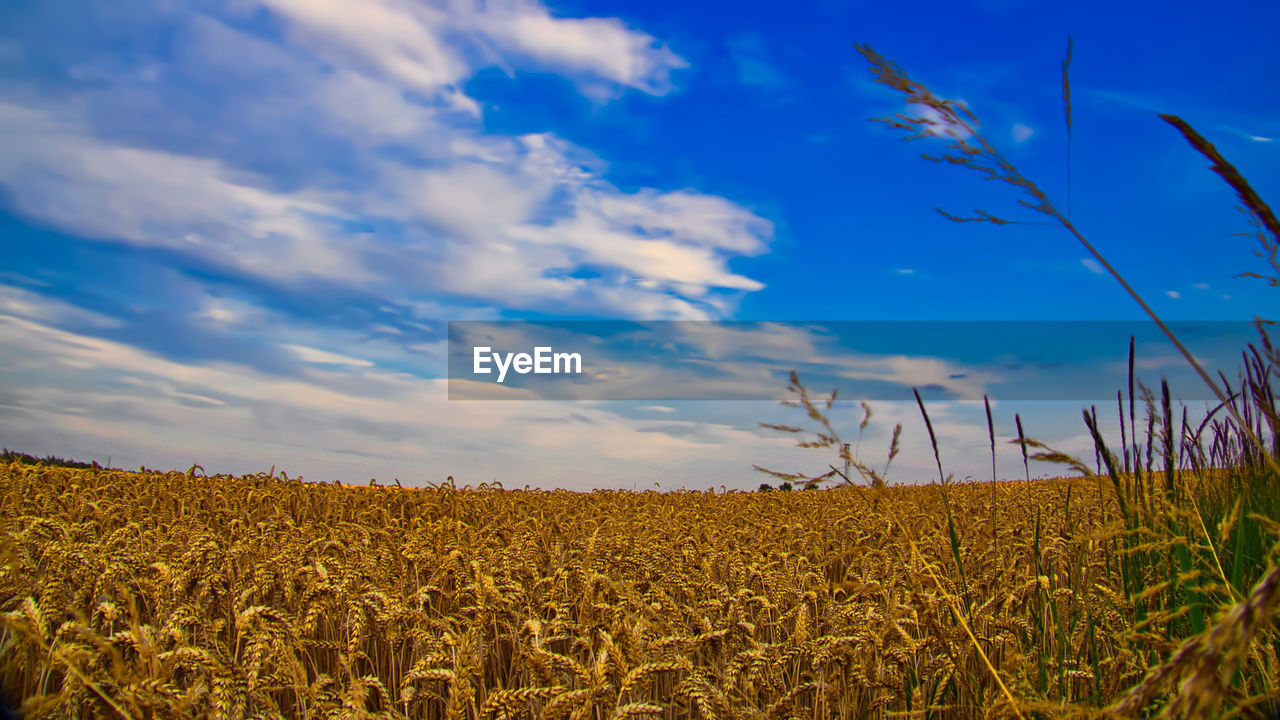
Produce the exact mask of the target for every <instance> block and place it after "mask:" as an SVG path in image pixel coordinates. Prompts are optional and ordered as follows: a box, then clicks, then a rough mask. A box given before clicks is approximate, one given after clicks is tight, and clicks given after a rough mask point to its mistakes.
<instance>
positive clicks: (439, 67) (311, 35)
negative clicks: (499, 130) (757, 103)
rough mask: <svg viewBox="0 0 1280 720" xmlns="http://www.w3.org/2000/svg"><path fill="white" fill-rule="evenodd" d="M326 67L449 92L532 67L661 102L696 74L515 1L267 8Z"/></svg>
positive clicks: (610, 31)
mask: <svg viewBox="0 0 1280 720" xmlns="http://www.w3.org/2000/svg"><path fill="white" fill-rule="evenodd" d="M259 2H260V4H261V5H262V6H263V7H266V8H268V9H269V10H271V11H272V12H274V13H276V14H278V15H280V16H282V17H285V18H288V19H289V20H290V21H291V23H292V26H291V27H292V28H293V29H294V31H295V32H296V33H298V34H299V35H300V36H301V39H303V40H305V41H309V43H310V44H311V45H312V46H313V47H314V48H315V49H316V50H317V51H318V52H321V53H323V54H325V55H326V57H330V58H335V59H343V60H347V61H351V60H354V61H356V62H357V63H358V64H359V65H360V66H362V67H366V68H368V69H370V70H373V71H376V72H378V73H379V74H381V75H383V76H385V77H389V78H393V79H395V80H396V81H398V82H399V83H401V84H403V85H406V86H408V87H413V88H416V89H418V90H425V91H449V90H451V89H454V88H455V87H456V85H458V84H460V83H461V82H462V81H463V80H464V79H466V78H467V77H470V75H471V74H472V73H473V72H474V71H475V70H477V69H479V68H480V67H483V66H484V65H488V64H493V63H506V62H513V61H516V60H517V59H523V60H524V61H526V62H531V63H532V64H533V65H534V66H535V67H541V68H543V69H549V70H555V71H559V72H563V73H567V74H570V75H574V76H578V79H580V80H581V81H582V83H583V85H582V89H583V90H584V91H585V92H588V93H589V94H591V95H592V96H594V97H597V98H599V97H604V96H607V95H609V94H612V93H613V91H611V90H609V89H608V88H607V87H602V86H601V83H607V84H615V85H619V86H623V87H629V88H633V89H637V90H640V91H642V92H646V93H649V94H653V95H662V94H665V93H667V92H669V91H670V90H671V83H670V73H671V71H673V70H677V69H680V68H683V67H687V65H688V63H686V62H685V61H684V60H683V59H682V58H680V57H679V56H678V55H676V54H675V53H673V52H672V51H671V50H669V49H667V48H666V47H665V46H663V45H662V44H660V43H659V42H658V41H657V40H656V39H655V38H653V37H652V36H651V35H648V34H646V33H644V32H641V31H637V30H633V29H630V28H628V27H626V25H624V24H623V23H622V22H620V21H619V20H617V19H614V18H557V17H552V16H551V14H550V13H549V12H548V10H547V9H546V8H545V7H544V6H542V5H541V4H539V3H535V2H525V1H522V0H515V1H514V2H495V3H485V4H480V5H475V6H472V5H470V4H469V3H468V4H463V3H449V4H445V5H444V6H443V7H441V6H432V5H428V4H424V3H413V2H407V1H403V0H366V2H362V3H360V4H359V5H351V4H350V3H344V2H339V1H338V0H259Z"/></svg>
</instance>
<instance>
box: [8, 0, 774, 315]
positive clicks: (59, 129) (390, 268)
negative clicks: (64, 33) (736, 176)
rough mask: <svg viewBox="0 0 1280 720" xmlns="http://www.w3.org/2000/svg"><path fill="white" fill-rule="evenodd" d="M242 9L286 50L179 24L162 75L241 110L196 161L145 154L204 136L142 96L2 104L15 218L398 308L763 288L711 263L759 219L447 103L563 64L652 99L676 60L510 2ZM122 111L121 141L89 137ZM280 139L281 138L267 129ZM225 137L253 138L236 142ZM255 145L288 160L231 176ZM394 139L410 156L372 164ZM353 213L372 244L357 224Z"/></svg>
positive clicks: (465, 105) (543, 305) (721, 303)
mask: <svg viewBox="0 0 1280 720" xmlns="http://www.w3.org/2000/svg"><path fill="white" fill-rule="evenodd" d="M259 5H261V6H262V7H266V8H267V9H269V10H270V11H271V12H273V13H275V14H277V15H278V16H279V17H280V18H281V19H282V20H283V21H284V23H285V24H284V26H285V29H286V30H287V32H286V37H287V38H288V43H289V44H286V45H284V46H276V45H273V44H271V43H270V42H268V41H266V40H264V39H262V38H259V37H254V36H250V35H249V34H247V33H245V32H242V31H239V30H236V29H233V28H231V27H230V26H228V25H225V24H223V23H220V22H218V21H217V20H214V19H212V18H210V17H204V16H199V15H190V16H178V17H179V19H180V20H181V22H182V23H185V24H184V25H183V26H182V27H183V29H184V38H189V39H190V41H191V42H190V43H189V44H185V43H184V44H183V46H182V49H181V53H180V55H179V56H178V59H177V60H175V61H174V62H175V63H178V65H175V69H174V72H177V71H180V72H181V73H183V74H184V75H186V76H191V77H196V78H200V77H205V78H207V79H208V80H209V81H210V82H216V83H220V84H219V85H218V88H219V89H218V92H221V93H223V95H224V96H225V97H223V98H222V99H220V104H221V105H223V106H224V107H228V108H235V111H234V113H233V115H232V116H233V117H234V119H235V123H236V124H234V125H233V126H231V127H222V126H220V125H219V126H213V125H210V126H209V127H206V128H204V137H203V138H201V142H200V143H195V145H198V146H199V145H201V144H202V143H204V142H205V140H209V141H211V142H214V143H215V144H214V146H213V147H212V148H210V147H203V146H200V147H199V148H198V149H197V148H193V149H192V150H190V151H189V152H187V153H184V152H183V151H182V150H181V149H180V148H181V145H182V144H181V143H178V144H174V143H168V144H166V147H165V148H163V149H160V148H157V147H150V146H149V145H148V141H149V140H150V138H149V136H148V135H147V133H146V132H145V129H146V128H147V127H154V128H157V129H158V130H160V132H159V133H158V134H161V135H162V134H163V129H164V128H169V127H184V126H187V125H191V124H192V123H195V124H197V125H198V124H199V123H200V122H201V121H202V120H204V119H203V118H192V117H188V116H182V115H177V113H179V112H180V110H179V109H177V107H176V106H174V105H173V104H172V103H168V102H166V98H165V97H164V96H163V95H162V94H159V93H160V92H161V91H160V90H158V89H157V86H156V85H155V84H154V83H141V84H129V83H128V82H126V81H124V80H120V79H118V78H115V79H113V78H112V77H110V75H104V77H103V78H102V82H104V83H107V84H108V87H113V89H114V90H115V92H114V93H108V92H99V93H97V94H93V93H86V94H85V95H84V96H83V97H81V98H74V99H68V98H66V97H60V98H57V99H55V98H52V97H49V98H45V99H44V100H42V101H29V102H27V104H26V105H17V104H5V105H0V132H3V133H4V134H6V135H8V136H10V137H20V138H23V142H20V143H6V144H4V146H3V147H0V185H2V186H3V187H5V188H6V189H8V190H9V192H10V194H11V197H12V198H13V202H14V204H15V205H16V207H17V209H18V210H19V211H20V212H22V213H23V214H24V215H27V216H30V217H33V218H35V219H37V220H39V221H41V222H46V223H50V224H53V225H55V226H57V227H58V228H59V229H61V230H64V231H67V232H70V233H73V234H78V235H83V236H86V237H91V238H99V239H103V240H107V241H116V242H118V241H124V242H127V243H129V244H133V245H139V246H157V247H163V248H166V249H169V250H173V251H176V252H179V253H182V254H185V255H189V256H194V257H195V258H198V259H199V260H201V261H203V262H205V263H213V264H216V265H220V266H223V267H226V268H233V269H235V270H236V271H238V272H241V273H245V274H249V275H253V276H258V277H263V278H266V279H268V280H271V281H286V282H294V281H300V280H303V279H307V278H317V277H318V278H324V279H326V280H328V281H331V282H335V283H339V284H344V285H348V286H355V287H358V288H360V289H362V290H365V291H374V292H383V293H388V295H389V297H391V298H392V299H395V300H397V301H399V302H406V301H408V299H409V298H411V297H413V296H421V295H424V294H437V295H438V294H440V293H451V294H455V295H462V296H465V297H466V298H469V299H472V300H479V301H481V302H483V303H487V304H491V305H499V306H505V307H512V308H531V309H538V310H545V309H547V307H548V306H549V305H553V306H554V307H556V308H557V312H582V311H590V312H593V313H616V314H619V315H624V316H646V317H663V318H688V319H694V318H711V317H718V316H722V315H724V314H725V313H727V312H728V311H730V310H731V308H732V307H733V306H734V303H735V302H736V300H735V299H734V298H733V297H731V296H729V295H726V294H725V293H723V292H713V291H715V290H720V291H730V292H736V293H738V294H741V293H743V292H751V291H755V290H758V289H760V288H761V287H762V285H761V283H759V282H758V281H756V280H753V279H751V278H747V277H745V276H743V275H741V274H738V273H735V272H732V271H731V270H730V269H729V268H728V263H729V261H730V260H731V259H732V258H734V257H738V256H742V255H756V254H759V253H761V252H764V251H765V249H766V247H767V243H768V242H769V240H770V239H771V237H772V232H773V226H772V223H770V222H769V221H768V220H765V219H764V218H761V217H759V216H757V215H755V214H754V213H752V212H751V211H749V210H747V209H746V208H743V207H742V206H740V205H738V204H736V203H733V202H731V201H729V200H727V199H725V198H721V197H715V196H709V195H705V194H701V193H698V192H696V191H694V190H673V191H662V190H658V189H652V188H651V189H643V190H640V191H638V192H634V193H623V192H620V191H619V190H618V189H617V188H615V187H614V186H612V185H611V184H609V183H607V182H605V181H604V180H603V179H602V174H603V172H604V171H605V169H606V168H605V165H604V163H603V162H601V161H600V160H599V159H598V158H596V157H595V156H594V155H593V154H592V153H590V152H589V151H587V150H585V149H583V148H580V147H576V146H574V145H572V144H571V143H568V142H565V141H564V140H562V139H560V138H558V137H556V136H555V135H553V134H551V133H540V134H529V135H522V136H519V137H504V136H501V135H494V134H490V133H487V132H485V130H484V128H483V125H482V123H481V122H480V121H479V118H478V117H477V116H476V113H477V112H478V108H477V107H475V106H474V105H473V103H472V101H471V100H470V99H469V98H466V97H465V96H464V95H462V94H461V91H460V90H459V89H458V87H459V83H460V82H461V81H462V80H464V79H466V78H468V77H470V75H471V74H472V73H474V72H475V70H476V69H478V68H479V67H481V66H482V65H483V64H484V63H489V62H497V61H499V60H501V61H503V62H508V61H509V62H510V63H513V64H516V65H517V66H521V67H523V66H527V65H528V64H529V63H533V66H535V67H549V68H553V69H559V70H563V71H564V72H572V73H575V75H574V77H575V78H579V76H581V78H586V80H583V82H588V84H590V83H595V85H592V87H596V88H597V89H599V84H600V83H605V84H612V85H616V86H618V87H630V88H635V89H639V90H642V91H644V92H651V93H661V92H665V91H666V88H667V83H668V74H669V72H670V71H671V70H673V69H675V68H677V67H680V66H682V64H683V61H682V60H680V59H679V58H678V57H675V56H674V55H673V54H671V53H670V51H668V50H666V49H665V48H663V47H661V46H660V45H659V44H657V43H656V41H655V40H654V39H653V38H652V37H651V36H649V35H647V34H644V33H642V32H639V31H635V30H631V29H628V28H626V27H625V26H624V25H623V24H622V23H620V22H618V21H616V20H605V19H599V18H587V19H583V20H575V19H567V18H553V17H551V15H550V14H549V13H548V12H547V11H546V9H545V8H542V7H541V6H539V5H535V4H532V3H524V2H516V3H506V4H503V3H495V4H491V5H486V6H484V8H483V9H481V10H477V9H475V8H468V7H464V6H462V5H443V6H431V7H428V6H423V5H420V4H417V3H407V2H399V1H397V0H371V2H369V3H364V4H361V5H360V6H359V7H358V8H357V7H353V6H351V7H349V6H347V5H343V4H340V3H337V2H334V1H333V0H318V1H317V2H310V1H308V2H300V1H299V0H263V2H262V3H260V4H259V3H255V2H251V1H250V0H241V2H239V4H238V6H237V7H238V8H239V9H241V10H242V11H245V12H252V11H253V9H254V8H256V7H259ZM264 78H269V79H270V82H266V81H265V80H264ZM581 78H579V79H581ZM130 82H131V81H130ZM111 83H116V84H117V85H118V87H115V86H112V85H111ZM610 92H612V91H610ZM26 95H27V96H30V97H38V96H39V94H38V93H26ZM131 111H132V112H136V113H137V117H136V118H134V122H133V125H134V127H135V128H136V130H137V132H136V133H135V135H136V136H137V137H136V138H135V139H134V140H132V141H125V140H121V139H120V138H117V137H111V138H108V137H104V136H103V135H101V134H100V133H99V132H98V131H97V129H96V128H95V127H94V126H93V124H92V119H93V117H95V116H97V115H102V114H103V113H104V112H110V113H113V114H120V113H124V114H126V115H127V114H128V113H129V112H131ZM459 111H461V112H459ZM473 111H474V112H473ZM170 115H173V116H172V117H170ZM214 121H215V120H214V119H213V118H210V119H209V120H208V122H210V123H213V122H214ZM290 126H294V127H298V128H299V129H300V133H299V134H298V135H297V137H296V138H295V137H294V136H291V135H289V134H288V133H281V132H280V128H281V127H290ZM235 133H242V134H245V135H246V137H245V138H243V139H242V140H241V141H240V142H230V143H229V142H228V138H231V139H234V137H235ZM330 139H332V141H333V142H335V143H343V145H344V146H343V147H341V148H338V149H339V150H340V153H339V156H340V157H347V158H348V160H346V161H345V162H347V163H348V164H351V165H352V166H353V167H354V172H352V171H337V170H334V169H331V168H329V167H327V166H326V165H325V162H324V160H323V159H322V157H321V156H323V154H324V153H325V152H326V151H329V152H331V149H329V148H326V147H316V146H315V143H323V142H328V141H329V140H330ZM253 142H261V143H266V144H268V146H269V148H268V149H269V152H270V153H272V154H273V155H275V154H278V155H279V156H280V157H284V158H288V159H290V160H294V159H298V160H299V161H301V162H302V163H303V164H300V165H298V166H297V167H293V168H287V169H285V171H284V174H285V177H284V178H282V179H281V178H275V177H272V176H271V175H270V174H267V173H264V172H263V171H262V170H261V169H257V170H254V171H249V170H246V169H244V168H243V167H242V165H245V164H249V165H252V164H254V158H253V155H252V154H251V153H247V152H244V148H245V147H247V146H248V144H251V143H253ZM218 143H221V144H218ZM388 143H391V144H397V146H398V144H406V145H408V146H410V147H412V153H413V156H412V157H408V158H404V157H398V156H396V155H392V154H387V153H385V152H382V150H383V149H384V148H383V147H382V146H385V145H386V144H388ZM223 147H225V148H226V149H227V150H228V152H225V153H219V148H223ZM343 153H346V154H345V155H343ZM237 155H238V157H237ZM277 164H278V163H277ZM294 174H296V176H295V175H294ZM366 221H375V222H377V223H378V224H379V226H380V228H382V229H380V230H378V231H374V232H352V231H351V229H350V227H349V225H350V224H351V223H353V222H356V223H364V222H366ZM602 268H603V269H604V270H606V272H604V273H603V274H599V275H596V274H594V271H596V270H598V269H602ZM582 269H587V270H590V271H593V272H588V273H577V272H576V271H578V270H582ZM572 275H578V277H573V276H572ZM207 317H208V318H209V319H217V318H221V320H222V321H226V320H227V319H228V316H226V314H225V313H223V312H220V311H214V314H213V315H208V316H207Z"/></svg>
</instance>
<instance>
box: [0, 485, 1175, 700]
mask: <svg viewBox="0 0 1280 720" xmlns="http://www.w3.org/2000/svg"><path fill="white" fill-rule="evenodd" d="M0 475H3V481H2V482H0V529H2V530H3V534H4V545H3V556H4V558H5V566H4V568H3V570H2V571H0V572H3V575H2V576H0V610H2V611H4V612H5V613H6V614H5V615H4V623H5V628H6V632H5V634H4V643H5V647H4V648H3V653H2V654H0V657H3V658H4V662H5V667H4V681H5V685H6V687H8V688H9V689H10V692H11V693H12V694H13V695H14V696H15V697H20V698H23V699H25V703H26V711H27V716H28V717H88V716H111V715H118V714H121V713H123V714H125V715H128V716H130V717H135V718H138V717H207V716H213V717H227V718H242V717H249V716H262V717H289V718H294V717H297V718H302V717H308V718H314V717H338V716H344V717H387V718H392V717H397V718H398V717H412V718H423V717H425V718H445V717H447V718H495V717H502V716H506V717H511V718H516V717H529V716H532V717H542V718H558V717H570V718H575V719H583V718H613V717H626V716H636V717H641V716H651V717H659V716H661V717H664V718H708V719H710V718H739V717H740V718H765V717H769V718H789V717H801V718H811V717H812V718H833V717H838V718H861V717H889V716H896V715H893V713H900V712H911V713H921V716H922V717H923V716H925V715H930V716H933V717H976V716H981V715H983V714H984V712H986V711H988V710H989V711H991V712H993V713H994V714H996V715H1004V714H1009V710H1008V708H1007V707H1006V701H1005V700H1003V699H1002V693H1001V691H1000V690H999V689H998V687H997V686H996V685H995V684H994V683H993V680H992V677H991V674H990V672H989V671H988V670H987V669H986V668H985V665H984V663H983V661H982V659H981V657H980V656H979V655H978V654H977V652H976V651H975V643H973V642H971V641H970V640H969V639H968V637H967V635H966V633H965V631H964V629H963V627H962V626H960V625H959V624H958V623H957V622H956V621H955V616H954V615H953V614H952V612H951V611H950V610H949V608H948V602H950V601H949V600H948V598H949V597H951V598H954V599H956V600H958V602H959V603H961V604H962V606H963V607H962V613H963V614H964V615H965V616H966V618H967V623H968V625H969V626H970V627H971V628H972V631H973V633H974V635H975V639H976V640H977V643H976V645H977V646H979V647H981V648H982V650H983V652H984V653H985V655H986V656H987V657H988V658H989V660H990V662H991V663H992V664H993V665H994V667H995V668H996V669H997V670H998V671H999V673H1000V676H1001V677H1003V679H1004V682H1005V683H1006V684H1007V685H1008V687H1009V690H1010V692H1011V693H1012V694H1013V695H1015V696H1016V697H1017V698H1018V699H1019V702H1020V705H1021V707H1022V708H1023V712H1026V710H1027V708H1028V707H1031V706H1034V705H1036V704H1045V705H1050V706H1057V707H1061V703H1062V702H1063V701H1068V702H1072V703H1078V704H1079V706H1080V707H1082V708H1087V707H1094V708H1097V707H1099V706H1101V705H1105V704H1106V703H1107V702H1108V701H1109V700H1111V699H1112V698H1114V697H1115V696H1116V695H1117V694H1118V693H1120V692H1121V691H1123V690H1124V689H1126V688H1128V687H1129V686H1131V685H1133V684H1134V683H1135V682H1136V681H1137V680H1138V679H1140V678H1141V677H1142V676H1143V675H1144V673H1145V672H1146V671H1147V670H1148V668H1149V667H1150V666H1152V665H1158V664H1159V663H1160V661H1161V658H1163V657H1165V656H1167V654H1168V652H1169V651H1170V650H1172V649H1173V648H1174V646H1175V643H1173V642H1172V641H1170V640H1169V639H1168V637H1167V636H1166V633H1165V632H1164V627H1163V621H1161V620H1160V619H1159V618H1154V617H1153V618H1148V620H1149V622H1148V623H1147V624H1146V625H1145V626H1142V627H1136V626H1135V625H1134V623H1133V622H1132V618H1133V613H1132V610H1133V606H1132V604H1131V603H1130V601H1129V600H1128V599H1127V598H1126V594H1125V591H1124V590H1123V589H1122V588H1123V583H1122V580H1121V568H1120V563H1119V562H1118V558H1117V555H1116V553H1115V542H1114V540H1113V539H1112V538H1113V536H1114V533H1113V532H1112V530H1114V528H1112V530H1108V529H1107V528H1108V527H1110V526H1112V525H1113V523H1112V520H1113V519H1114V518H1115V517H1116V508H1115V503H1114V500H1113V496H1112V492H1111V489H1110V487H1109V486H1106V485H1103V484H1100V483H1098V482H1096V481H1084V480H1074V481H1068V480H1043V481H1035V482H1031V483H1027V482H1018V483H1001V484H997V485H996V486H995V490H994V494H993V492H992V486H991V484H989V483H988V484H980V485H958V486H951V487H950V488H949V490H948V492H949V493H950V504H951V510H952V514H953V517H954V525H955V531H956V539H957V542H958V544H957V545H956V546H955V547H953V545H952V542H951V533H950V530H949V529H948V523H947V519H946V518H947V516H946V512H945V510H944V508H943V505H942V495H941V491H940V488H939V487H938V486H930V487H915V488H907V487H889V488H885V489H883V490H878V491H871V490H867V489H861V488H852V487H843V488H837V489H831V490H824V491H819V492H799V491H795V492H770V493H741V492H734V493H728V494H724V493H698V492H677V493H656V492H644V493H635V492H621V491H610V492H603V491H602V492H596V493H592V494H575V493H570V492H565V491H556V492H526V491H519V490H501V489H482V490H463V489H453V488H451V487H449V486H444V487H434V488H427V489H424V490H422V491H419V492H402V491H400V490H398V489H397V488H396V487H394V486H392V487H390V488H388V487H372V488H369V487H365V488H358V489H356V488H350V489H349V488H342V487H337V486H334V485H313V484H305V483H298V482H294V481H285V480H282V479H279V478H272V477H269V476H267V475H266V474H265V473H264V474H262V475H258V476H246V477H239V478H233V477H225V476H220V477H210V478H204V477H198V476H191V475H186V474H181V473H169V474H159V473H127V472H121V471H106V470H93V469H89V470H82V469H72V468H58V467H49V466H36V465H30V464H21V463H18V462H13V463H10V464H8V465H5V466H0ZM993 498H994V501H995V506H994V508H993V507H992V504H991V503H992V500H993ZM993 521H994V537H993V532H992V524H991V523H992V522H993ZM903 524H906V525H907V526H909V527H908V529H909V530H910V537H911V538H914V539H915V542H916V545H917V547H918V550H919V553H920V554H919V556H916V555H914V554H913V552H912V551H911V549H910V548H911V543H910V541H909V540H908V536H907V535H904V533H903V527H902V525H903ZM919 557H922V558H923V561H924V562H921V561H920V559H918V558H919ZM957 560H959V561H960V562H961V563H962V565H963V572H961V571H960V567H959V566H957ZM939 583H940V585H939ZM1002 708H1003V710H1002ZM930 709H932V710H931V711H930ZM922 711H924V712H923V713H922Z"/></svg>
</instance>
